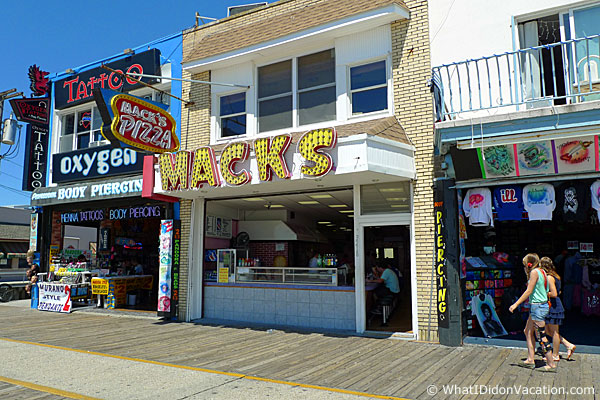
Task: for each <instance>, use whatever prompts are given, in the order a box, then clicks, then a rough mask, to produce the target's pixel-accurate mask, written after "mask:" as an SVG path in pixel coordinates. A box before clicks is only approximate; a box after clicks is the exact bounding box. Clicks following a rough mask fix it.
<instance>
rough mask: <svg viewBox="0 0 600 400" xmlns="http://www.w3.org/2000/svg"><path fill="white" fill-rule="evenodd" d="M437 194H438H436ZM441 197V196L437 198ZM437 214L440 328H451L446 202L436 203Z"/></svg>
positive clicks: (436, 265) (436, 267) (436, 251)
mask: <svg viewBox="0 0 600 400" xmlns="http://www.w3.org/2000/svg"><path fill="white" fill-rule="evenodd" d="M436 194H437V193H436ZM436 197H441V196H439V195H438V196H436ZM434 214H435V253H434V254H435V256H434V257H435V281H436V286H437V306H436V308H437V315H438V326H440V327H442V328H448V327H449V315H448V274H447V267H446V256H445V254H444V252H445V250H446V234H447V233H446V229H445V227H444V217H445V216H444V202H443V201H436V202H435V203H434Z"/></svg>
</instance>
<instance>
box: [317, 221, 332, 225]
mask: <svg viewBox="0 0 600 400" xmlns="http://www.w3.org/2000/svg"><path fill="white" fill-rule="evenodd" d="M330 223H331V221H319V222H317V224H321V225H324V224H330Z"/></svg>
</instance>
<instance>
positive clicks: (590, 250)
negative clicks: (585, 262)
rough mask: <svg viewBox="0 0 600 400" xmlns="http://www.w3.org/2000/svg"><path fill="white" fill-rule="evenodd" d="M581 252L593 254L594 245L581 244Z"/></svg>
mask: <svg viewBox="0 0 600 400" xmlns="http://www.w3.org/2000/svg"><path fill="white" fill-rule="evenodd" d="M579 251H580V252H582V253H593V252H594V243H583V242H582V243H579Z"/></svg>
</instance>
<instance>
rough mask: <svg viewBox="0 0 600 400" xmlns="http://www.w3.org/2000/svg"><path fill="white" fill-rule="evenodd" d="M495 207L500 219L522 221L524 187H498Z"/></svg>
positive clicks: (495, 192) (495, 191)
mask: <svg viewBox="0 0 600 400" xmlns="http://www.w3.org/2000/svg"><path fill="white" fill-rule="evenodd" d="M494 208H495V209H496V215H497V217H498V221H520V220H521V218H522V217H523V189H521V187H520V186H516V185H511V186H499V187H496V188H495V189H494Z"/></svg>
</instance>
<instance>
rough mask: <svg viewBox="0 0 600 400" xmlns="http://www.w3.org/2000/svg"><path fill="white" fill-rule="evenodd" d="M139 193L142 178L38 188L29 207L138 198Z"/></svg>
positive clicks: (114, 179)
mask: <svg viewBox="0 0 600 400" xmlns="http://www.w3.org/2000/svg"><path fill="white" fill-rule="evenodd" d="M141 193H142V178H140V177H126V178H113V179H108V180H103V181H100V182H98V183H93V184H91V183H88V184H71V185H62V186H53V187H42V188H38V189H36V190H35V191H34V192H33V194H32V195H31V205H32V206H47V205H52V204H61V203H78V202H82V201H93V200H108V199H116V198H123V197H133V196H140V195H141Z"/></svg>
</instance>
